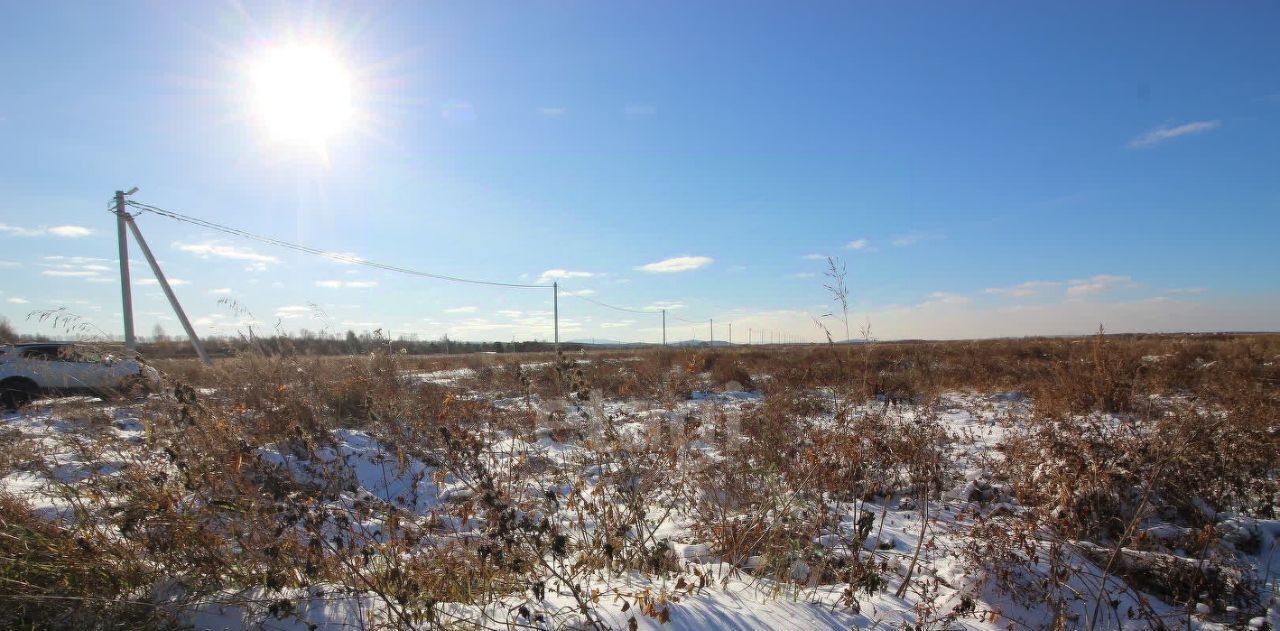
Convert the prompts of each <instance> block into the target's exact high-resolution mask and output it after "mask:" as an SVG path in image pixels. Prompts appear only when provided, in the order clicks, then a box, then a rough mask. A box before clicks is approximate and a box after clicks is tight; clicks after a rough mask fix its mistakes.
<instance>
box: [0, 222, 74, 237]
mask: <svg viewBox="0 0 1280 631" xmlns="http://www.w3.org/2000/svg"><path fill="white" fill-rule="evenodd" d="M0 233H2V234H7V235H11V236H15V237H43V236H46V235H53V236H55V237H62V238H64V239H76V238H79V237H87V236H89V235H91V234H93V229H92V228H85V227H84V226H72V225H62V226H53V227H52V228H46V227H44V226H41V227H39V228H23V227H22V226H13V225H9V224H7V223H0Z"/></svg>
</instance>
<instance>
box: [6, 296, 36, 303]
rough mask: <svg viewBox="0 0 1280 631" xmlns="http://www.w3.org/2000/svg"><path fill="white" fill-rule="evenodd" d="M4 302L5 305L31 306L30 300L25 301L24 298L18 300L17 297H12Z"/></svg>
mask: <svg viewBox="0 0 1280 631" xmlns="http://www.w3.org/2000/svg"><path fill="white" fill-rule="evenodd" d="M5 302H7V303H9V304H12V305H29V304H31V301H30V300H27V299H26V298H19V297H17V296H14V297H12V298H10V299H8V300H6V301H5Z"/></svg>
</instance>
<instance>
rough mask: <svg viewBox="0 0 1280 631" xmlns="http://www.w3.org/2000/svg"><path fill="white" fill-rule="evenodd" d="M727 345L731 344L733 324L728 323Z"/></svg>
mask: <svg viewBox="0 0 1280 631" xmlns="http://www.w3.org/2000/svg"><path fill="white" fill-rule="evenodd" d="M729 344H730V345H732V344H733V323H732V322H730V323H729Z"/></svg>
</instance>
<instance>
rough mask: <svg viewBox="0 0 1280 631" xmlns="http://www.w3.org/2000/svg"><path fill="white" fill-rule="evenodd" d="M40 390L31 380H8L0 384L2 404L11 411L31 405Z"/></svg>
mask: <svg viewBox="0 0 1280 631" xmlns="http://www.w3.org/2000/svg"><path fill="white" fill-rule="evenodd" d="M39 393H40V389H39V388H38V387H36V384H35V382H33V381H31V380H30V379H7V380H5V381H3V382H0V404H3V405H4V407H6V408H8V409H10V410H17V409H18V408H20V407H22V406H24V405H26V404H28V403H31V402H32V401H33V400H35V398H36V395H37V394H39Z"/></svg>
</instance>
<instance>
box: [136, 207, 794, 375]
mask: <svg viewBox="0 0 1280 631" xmlns="http://www.w3.org/2000/svg"><path fill="white" fill-rule="evenodd" d="M137 192H138V188H137V187H134V188H133V189H131V190H129V191H116V195H115V208H114V210H113V211H112V212H113V214H115V216H116V237H117V240H118V242H119V248H120V256H119V258H120V298H121V301H122V303H123V304H122V306H123V313H124V345H125V349H126V350H127V351H128V352H130V353H133V352H135V351H136V350H137V337H136V336H135V335H134V328H133V294H132V290H131V284H130V280H129V235H130V234H132V235H133V238H134V240H135V241H137V242H138V247H139V249H141V250H142V254H143V256H145V257H146V259H147V264H148V265H150V266H151V271H152V273H153V274H155V277H156V281H157V282H158V283H159V284H160V288H161V289H162V290H164V295H165V298H167V299H168V300H169V306H171V307H173V313H174V315H176V316H177V317H178V321H179V322H180V323H181V324H182V329H183V331H185V332H186V334H187V339H189V340H191V347H192V348H193V349H195V352H196V355H197V356H198V357H199V358H200V361H201V362H204V363H206V364H207V363H209V354H208V353H207V352H205V349H204V344H203V343H202V342H201V341H200V336H198V335H196V331H195V329H194V328H193V327H192V326H191V321H190V320H189V319H188V318H187V314H186V312H185V311H183V309H182V304H181V303H179V302H178V297H177V295H176V294H174V293H173V287H172V286H170V284H169V281H168V279H167V278H165V275H164V271H163V270H161V269H160V264H159V263H157V262H156V257H155V256H154V255H153V254H152V253H151V248H150V247H149V246H148V245H147V240H146V239H145V238H143V236H142V231H141V230H139V229H138V224H137V222H135V221H134V219H133V218H134V215H132V214H130V213H129V211H128V208H129V207H130V206H133V207H135V208H139V209H141V210H145V211H150V212H153V213H156V214H160V215H163V216H166V217H170V218H172V219H177V220H179V221H186V222H189V223H194V224H196V225H201V226H204V227H207V228H213V229H215V230H221V231H223V232H227V233H229V234H233V235H236V236H241V237H246V238H250V239H254V240H257V241H262V242H264V243H268V244H272V245H277V246H282V247H286V248H289V249H293V250H297V251H300V252H304V253H308V254H316V255H320V256H324V257H327V258H330V259H334V260H338V261H345V262H348V263H359V264H362V265H368V266H371V267H375V268H379V269H384V270H388V271H395V272H401V273H407V274H412V275H417V276H425V277H429V278H437V279H441V280H449V281H456V282H464V283H473V284H479V285H493V286H500V287H514V288H546V287H547V286H546V285H529V284H518V283H498V282H490V281H479V280H474V279H465V278H459V277H454V276H446V275H442V274H433V273H429V272H421V271H417V270H412V269H408V268H404V267H398V266H393V265H386V264H382V263H374V262H372V261H367V260H365V259H360V258H357V257H353V256H350V255H343V254H337V253H333V252H326V251H323V250H317V249H315V248H310V247H306V246H302V245H298V244H294V243H288V242H284V241H280V240H278V239H272V238H269V237H261V236H258V235H253V234H251V233H248V232H245V231H243V230H238V229H235V228H230V227H227V226H222V225H219V224H215V223H212V222H208V221H205V220H202V219H196V218H194V217H188V216H185V215H181V214H178V213H175V212H173V211H168V210H164V209H162V208H157V207H155V206H150V205H147V204H139V203H137V202H132V201H130V200H129V199H128V197H129V196H130V195H133V194H134V193H137ZM550 288H551V291H552V319H553V320H554V335H555V343H554V348H555V351H556V352H559V351H560V283H559V281H555V282H552V284H551V287H550ZM578 297H579V298H581V299H582V300H585V301H587V302H591V303H595V304H597V305H600V306H602V307H607V308H609V309H614V310H617V311H625V312H630V313H637V314H647V315H652V314H656V313H658V312H659V311H656V310H640V309H630V308H626V307H619V306H616V305H610V304H608V303H604V302H600V301H598V300H595V299H591V298H585V297H582V296H578ZM660 312H661V313H662V345H663V346H666V345H667V310H666V309H661V310H660ZM672 318H673V319H675V320H679V321H680V322H684V323H687V324H693V325H697V324H698V323H697V322H695V321H692V320H686V319H684V318H680V317H677V316H674V315H673V316H672ZM723 324H725V325H726V326H728V328H729V336H728V340H727V341H728V342H729V343H730V344H732V343H733V323H732V322H730V323H723ZM715 327H716V324H715V319H714V318H708V319H707V329H708V336H709V340H710V342H709V343H710V344H712V345H714V344H715V339H716V328H715ZM757 332H758V333H759V336H760V341H759V342H758V343H760V344H796V343H804V341H803V340H801V339H799V338H798V337H797V336H794V335H789V334H786V333H784V332H781V331H771V330H767V329H759V330H757V329H752V328H748V329H747V344H754V343H757V342H756V333H757ZM766 340H767V341H766Z"/></svg>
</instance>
